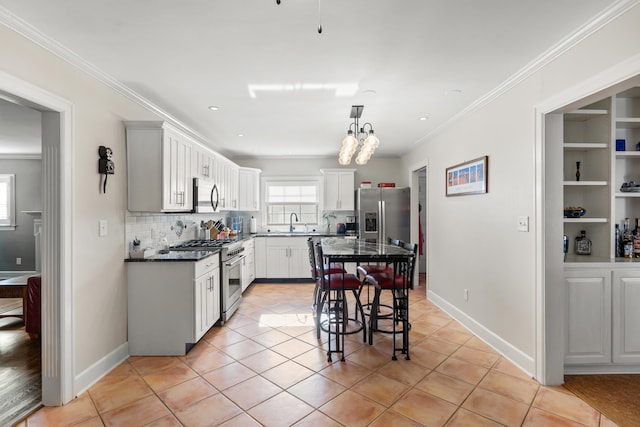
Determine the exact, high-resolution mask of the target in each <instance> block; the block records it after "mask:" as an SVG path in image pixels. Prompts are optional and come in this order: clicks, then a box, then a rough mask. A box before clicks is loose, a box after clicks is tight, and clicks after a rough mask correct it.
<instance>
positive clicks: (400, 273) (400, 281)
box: [367, 243, 418, 360]
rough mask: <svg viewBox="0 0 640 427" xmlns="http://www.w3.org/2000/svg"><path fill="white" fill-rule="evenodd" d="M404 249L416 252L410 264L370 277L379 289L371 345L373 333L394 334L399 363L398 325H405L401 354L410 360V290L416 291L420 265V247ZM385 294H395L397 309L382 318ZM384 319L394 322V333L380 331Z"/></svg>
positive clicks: (398, 264) (371, 322)
mask: <svg viewBox="0 0 640 427" xmlns="http://www.w3.org/2000/svg"><path fill="white" fill-rule="evenodd" d="M403 248H404V249H406V250H408V251H411V252H413V256H412V257H411V258H410V259H408V260H406V261H403V262H396V263H394V267H393V269H394V271H393V272H392V273H387V272H383V273H373V274H369V275H367V281H368V282H369V283H371V284H372V285H373V286H374V288H375V294H374V297H373V304H372V307H371V312H370V315H369V344H370V345H371V344H373V332H382V333H388V334H392V336H393V355H392V356H391V359H392V360H397V356H396V352H397V351H398V350H397V349H396V334H397V332H398V331H397V328H396V326H397V324H398V323H401V324H402V329H401V333H402V348H400V350H399V351H400V352H401V353H402V354H404V355H405V359H406V360H410V357H409V329H410V328H411V324H410V323H409V289H413V271H414V268H415V264H416V258H417V253H418V245H416V244H413V243H405V244H404V245H403ZM383 290H389V291H391V295H392V298H393V307H392V310H391V313H389V314H388V315H384V316H381V315H380V314H379V308H380V306H381V304H380V295H381V294H382V291H383ZM383 318H387V319H391V325H392V329H391V330H385V329H380V328H379V327H378V320H380V319H383Z"/></svg>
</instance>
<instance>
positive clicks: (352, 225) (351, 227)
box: [345, 215, 358, 236]
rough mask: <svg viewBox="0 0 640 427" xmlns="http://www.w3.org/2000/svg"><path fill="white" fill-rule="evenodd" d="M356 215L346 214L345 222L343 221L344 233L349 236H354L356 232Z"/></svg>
mask: <svg viewBox="0 0 640 427" xmlns="http://www.w3.org/2000/svg"><path fill="white" fill-rule="evenodd" d="M356 225H357V222H356V217H355V216H354V215H348V216H347V222H346V223H345V227H346V234H347V235H349V236H355V235H356V234H357V233H358V228H357V226H356Z"/></svg>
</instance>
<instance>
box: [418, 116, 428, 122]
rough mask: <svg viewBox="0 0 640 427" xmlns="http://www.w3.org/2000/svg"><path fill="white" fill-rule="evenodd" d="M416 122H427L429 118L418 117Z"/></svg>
mask: <svg viewBox="0 0 640 427" xmlns="http://www.w3.org/2000/svg"><path fill="white" fill-rule="evenodd" d="M418 120H420V121H421V122H424V121H425V120H429V117H426V116H423V117H418Z"/></svg>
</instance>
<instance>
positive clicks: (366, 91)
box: [360, 89, 377, 95]
mask: <svg viewBox="0 0 640 427" xmlns="http://www.w3.org/2000/svg"><path fill="white" fill-rule="evenodd" d="M360 93H361V94H363V95H375V94H376V93H377V92H376V91H375V90H373V89H366V90H363V91H362V92H360Z"/></svg>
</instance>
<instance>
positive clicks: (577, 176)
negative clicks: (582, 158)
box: [576, 162, 580, 181]
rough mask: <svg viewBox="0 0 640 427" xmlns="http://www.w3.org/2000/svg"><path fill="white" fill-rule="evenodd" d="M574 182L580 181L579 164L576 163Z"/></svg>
mask: <svg viewBox="0 0 640 427" xmlns="http://www.w3.org/2000/svg"><path fill="white" fill-rule="evenodd" d="M576 181H580V162H576Z"/></svg>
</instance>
